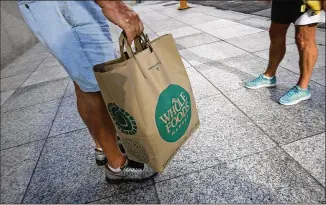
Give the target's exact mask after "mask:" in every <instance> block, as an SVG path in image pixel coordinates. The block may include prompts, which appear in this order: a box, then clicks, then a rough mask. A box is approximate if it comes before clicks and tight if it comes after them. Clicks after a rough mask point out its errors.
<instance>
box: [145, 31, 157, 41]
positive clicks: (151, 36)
mask: <svg viewBox="0 0 326 205" xmlns="http://www.w3.org/2000/svg"><path fill="white" fill-rule="evenodd" d="M147 35H148V38H149V40H150V41H152V40H154V39H157V38H158V37H159V36H158V35H157V34H156V33H147Z"/></svg>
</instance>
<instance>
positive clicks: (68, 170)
mask: <svg viewBox="0 0 326 205" xmlns="http://www.w3.org/2000/svg"><path fill="white" fill-rule="evenodd" d="M192 6H193V8H191V9H188V10H184V11H178V10H177V9H176V8H177V7H178V3H177V2H158V1H155V2H148V1H146V2H145V3H141V4H138V5H136V6H134V9H135V10H136V11H137V12H138V13H139V14H140V16H141V17H142V19H143V21H144V23H145V32H146V33H148V34H149V36H150V38H152V39H153V38H155V37H157V36H159V35H163V34H166V33H172V34H173V36H174V38H175V40H176V43H177V45H178V48H179V50H180V54H181V56H182V57H183V59H184V64H185V65H186V67H187V71H188V74H189V77H190V80H191V83H192V86H193V90H194V94H195V97H196V101H197V106H198V109H199V115H200V119H201V127H200V129H199V131H197V132H196V133H195V134H194V135H193V137H192V138H191V140H189V141H188V142H187V143H186V144H185V145H184V147H183V148H182V149H181V150H180V152H179V153H178V154H177V155H176V157H175V158H174V160H173V161H172V162H171V164H170V166H169V167H168V168H167V169H166V171H165V172H164V173H163V174H161V175H159V176H158V177H156V178H155V180H153V181H150V182H147V183H144V184H134V183H130V184H124V185H109V184H107V183H106V182H105V180H104V170H103V167H98V166H96V164H95V160H94V157H93V148H94V144H93V143H92V140H91V136H90V135H89V133H88V131H87V129H86V127H85V125H84V124H83V122H82V120H81V119H80V117H79V115H78V113H77V108H76V102H75V94H74V90H73V84H72V82H71V81H70V80H69V78H68V77H67V74H66V72H65V71H64V69H63V68H62V66H61V65H60V64H59V63H58V62H57V61H56V60H55V59H54V58H53V57H52V56H51V54H49V53H48V52H47V51H46V50H45V49H44V48H43V47H42V46H41V45H40V44H38V45H36V46H35V47H34V48H32V49H31V50H29V51H28V52H27V53H25V54H24V55H23V56H21V57H20V58H19V59H17V60H16V61H15V62H14V63H12V64H10V65H9V66H8V67H6V68H4V69H3V70H2V71H1V203H325V33H324V31H322V30H319V31H318V38H317V39H318V44H319V46H318V48H319V59H318V62H317V65H316V69H315V71H314V74H313V77H312V81H311V84H310V86H311V90H312V95H313V97H312V99H311V100H308V101H306V102H303V103H301V104H299V105H295V106H291V107H285V106H280V105H279V104H278V103H277V100H278V99H279V98H280V97H281V96H282V95H283V94H284V93H285V92H286V91H287V90H288V89H290V88H291V87H292V86H293V85H295V84H296V81H297V79H298V77H299V75H298V73H299V69H298V65H297V64H298V54H297V50H296V45H295V43H294V39H293V33H289V34H288V40H287V44H288V45H287V54H286V56H285V59H284V60H283V62H282V64H281V68H279V70H278V86H277V87H276V88H273V89H261V90H247V89H245V88H244V83H245V82H246V81H247V80H249V79H252V78H254V77H255V76H257V75H258V74H259V73H261V72H263V71H264V69H265V68H266V65H267V59H268V48H269V37H268V32H266V30H267V28H268V26H267V25H268V24H269V22H268V21H265V22H264V21H262V19H261V17H258V16H254V15H248V14H241V13H236V12H230V11H222V10H217V9H215V8H212V7H206V6H200V5H192ZM111 29H112V36H113V39H114V41H115V42H117V38H118V35H119V32H120V29H117V28H116V27H115V26H112V28H111ZM289 32H291V30H290V31H289Z"/></svg>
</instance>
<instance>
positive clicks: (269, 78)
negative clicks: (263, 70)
mask: <svg viewBox="0 0 326 205" xmlns="http://www.w3.org/2000/svg"><path fill="white" fill-rule="evenodd" d="M264 78H266V79H268V80H271V79H272V78H274V76H273V77H267V76H266V75H265V74H264Z"/></svg>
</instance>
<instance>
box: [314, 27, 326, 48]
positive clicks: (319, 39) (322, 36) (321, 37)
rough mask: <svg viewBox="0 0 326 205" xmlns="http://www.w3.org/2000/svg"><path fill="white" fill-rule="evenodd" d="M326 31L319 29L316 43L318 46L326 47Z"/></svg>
mask: <svg viewBox="0 0 326 205" xmlns="http://www.w3.org/2000/svg"><path fill="white" fill-rule="evenodd" d="M325 35H326V34H325V29H317V34H316V42H317V44H318V45H323V46H325V41H326V39H325Z"/></svg>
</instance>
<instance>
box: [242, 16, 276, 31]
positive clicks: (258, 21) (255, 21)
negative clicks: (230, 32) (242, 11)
mask: <svg viewBox="0 0 326 205" xmlns="http://www.w3.org/2000/svg"><path fill="white" fill-rule="evenodd" d="M238 22H239V23H241V24H244V25H247V26H252V27H255V28H259V29H263V30H265V31H268V30H269V27H270V25H271V20H270V19H269V18H264V17H259V16H257V17H252V18H249V19H243V20H240V21H238Z"/></svg>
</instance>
